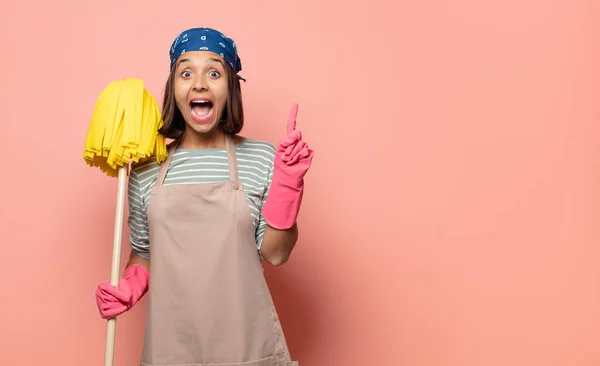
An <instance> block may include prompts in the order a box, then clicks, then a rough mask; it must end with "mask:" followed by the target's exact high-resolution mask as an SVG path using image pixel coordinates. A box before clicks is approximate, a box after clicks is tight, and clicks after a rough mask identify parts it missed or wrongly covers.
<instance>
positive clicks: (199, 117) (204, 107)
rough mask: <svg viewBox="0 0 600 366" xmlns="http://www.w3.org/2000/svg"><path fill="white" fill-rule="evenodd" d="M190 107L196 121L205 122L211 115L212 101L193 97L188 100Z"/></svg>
mask: <svg viewBox="0 0 600 366" xmlns="http://www.w3.org/2000/svg"><path fill="white" fill-rule="evenodd" d="M190 109H191V111H192V118H193V119H194V120H195V121H196V122H206V121H208V120H210V118H211V117H212V111H213V103H212V102H211V101H210V100H208V99H194V100H192V101H191V102H190Z"/></svg>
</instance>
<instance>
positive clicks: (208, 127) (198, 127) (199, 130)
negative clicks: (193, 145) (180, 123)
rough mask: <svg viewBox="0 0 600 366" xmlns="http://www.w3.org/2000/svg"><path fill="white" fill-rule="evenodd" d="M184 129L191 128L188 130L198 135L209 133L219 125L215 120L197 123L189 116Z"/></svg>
mask: <svg viewBox="0 0 600 366" xmlns="http://www.w3.org/2000/svg"><path fill="white" fill-rule="evenodd" d="M186 125H187V126H186V127H187V128H186V129H187V130H191V131H189V132H191V133H195V134H199V135H210V134H212V133H213V132H215V130H216V129H217V128H218V127H219V124H218V123H217V122H216V121H210V122H208V123H198V122H196V121H194V120H193V119H191V118H190V120H188V121H186Z"/></svg>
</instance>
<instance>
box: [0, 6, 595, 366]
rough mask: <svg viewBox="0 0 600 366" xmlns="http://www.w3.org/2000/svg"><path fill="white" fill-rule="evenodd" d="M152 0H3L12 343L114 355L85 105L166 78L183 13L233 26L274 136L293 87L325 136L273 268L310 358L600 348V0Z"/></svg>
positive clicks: (583, 361)
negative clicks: (120, 86) (99, 303)
mask: <svg viewBox="0 0 600 366" xmlns="http://www.w3.org/2000/svg"><path fill="white" fill-rule="evenodd" d="M153 3H155V4H156V5H148V4H149V2H147V1H141V0H135V1H132V0H128V1H122V0H121V1H114V0H108V1H106V3H105V5H100V3H99V2H95V4H94V5H87V4H89V2H86V1H75V0H57V1H51V2H46V1H44V2H42V1H38V2H36V3H35V4H34V3H31V2H21V3H19V2H17V1H16V0H3V1H2V3H1V5H0V24H1V26H0V27H1V28H0V29H1V42H0V44H1V48H2V58H1V59H2V61H1V62H2V63H3V65H2V67H1V68H0V75H1V79H0V80H2V87H1V88H0V93H1V95H0V96H1V98H0V100H1V101H2V108H1V109H0V116H1V119H2V127H1V131H2V132H1V135H2V137H3V138H2V143H0V153H1V155H0V156H2V157H3V159H2V165H3V166H2V168H3V172H2V174H1V176H2V179H1V183H0V185H1V188H2V189H0V202H1V203H0V229H1V230H0V233H1V235H2V236H1V242H2V247H1V248H2V249H1V252H0V257H1V258H2V264H1V265H0V278H2V286H1V291H0V294H1V295H0V296H1V301H0V365H7V366H8V365H19V366H29V365H32V366H33V365H41V364H43V365H47V366H54V365H56V366H58V365H60V366H67V365H69V366H71V365H73V366H81V365H90V366H92V365H102V364H103V363H102V362H103V354H104V337H105V322H104V321H102V320H100V318H99V316H98V313H97V310H96V305H95V302H94V296H93V294H94V290H95V286H96V285H97V283H98V282H99V281H102V280H104V279H107V278H108V276H109V270H110V251H111V250H110V246H111V244H112V225H113V214H114V200H115V192H116V180H112V179H109V178H106V177H105V176H103V175H102V174H101V173H100V172H99V171H98V170H94V169H91V168H88V167H87V166H85V165H84V162H83V160H82V158H81V153H82V149H83V142H84V139H85V134H86V132H87V127H88V122H89V117H90V115H91V111H92V108H93V105H94V102H95V98H96V97H97V95H98V94H99V92H100V90H101V89H102V88H103V87H104V86H106V84H107V83H108V82H109V81H112V80H114V79H119V78H124V77H127V76H133V77H141V78H143V79H145V80H146V82H147V87H148V88H149V90H150V91H151V92H152V93H153V94H154V95H155V96H156V97H157V98H158V99H160V96H161V93H162V85H163V82H164V80H165V78H166V76H167V67H168V55H167V51H168V47H169V45H170V43H171V41H172V39H173V37H174V36H175V35H176V34H177V33H178V32H179V31H181V30H183V29H184V28H185V27H191V26H213V27H217V28H219V29H221V30H223V31H224V32H226V33H227V34H229V35H231V36H232V37H233V38H234V39H235V40H236V42H237V43H238V45H239V47H240V50H241V56H242V61H243V64H244V71H243V76H244V77H246V78H247V79H248V83H247V84H246V85H244V86H243V92H244V99H245V103H246V104H245V105H246V112H247V116H248V123H247V126H246V128H245V130H244V131H243V132H244V134H245V135H248V136H252V137H255V138H263V139H267V140H269V141H271V142H273V143H276V142H277V141H278V140H279V138H280V137H281V136H282V134H283V133H284V128H285V121H286V118H287V114H288V110H289V107H290V106H291V103H292V102H293V101H298V102H299V104H300V112H299V116H298V117H299V122H298V127H299V128H300V129H301V130H302V131H303V133H304V136H305V138H306V140H307V141H308V142H309V143H310V144H311V146H312V147H313V148H314V150H315V151H316V154H317V155H316V157H315V159H314V165H313V168H312V170H311V172H310V173H309V175H308V178H307V179H308V183H307V184H308V190H307V192H306V199H305V203H304V206H303V210H302V217H301V230H302V234H301V241H300V243H299V245H298V247H297V250H296V251H295V254H294V257H293V259H292V260H291V262H290V263H289V264H287V265H285V266H284V267H283V268H280V269H277V270H273V269H271V268H269V269H268V271H267V274H268V280H269V282H270V284H271V286H272V290H273V293H274V297H275V300H276V303H277V305H278V308H279V312H280V314H281V318H282V322H283V325H284V328H285V329H286V331H287V335H288V339H289V343H290V347H291V352H292V353H293V355H294V356H295V357H296V358H298V359H299V360H300V361H301V365H304V366H325V365H327V366H332V365H333V366H337V365H359V366H363V365H364V366H370V365H410V366H442V365H443V366H465V365H468V366H500V365H502V366H506V365H519V366H521V365H522V366H525V365H527V366H531V365H544V366H558V365H560V366H597V365H599V364H600V266H599V265H598V262H599V261H600V245H599V240H600V225H599V222H600V162H599V161H600V160H599V156H600V124H599V120H598V118H599V117H600V86H599V85H600V48H599V47H600V25H599V24H600V23H598V18H599V17H598V16H599V15H600V3H599V2H598V1H592V0H587V1H586V0H556V1H542V0H537V1H536V0H519V1H517V0H509V1H495V2H483V1H469V0H458V1H454V2H449V1H439V0H438V1H426V2H418V1H401V2H395V3H396V4H398V5H396V6H391V5H384V4H385V3H389V2H388V1H383V0H382V1H368V2H362V3H361V2H358V3H352V2H345V3H339V4H340V5H338V6H335V5H332V4H333V2H323V3H321V2H320V1H317V0H303V1H295V2H293V3H292V2H288V1H274V0H271V1H251V2H250V1H222V2H201V1H186V2H184V1H182V2H174V1H161V2H153ZM342 4H343V5H342ZM417 4H418V5H417ZM63 128H64V129H65V130H64V132H60V130H61V129H63ZM9 174H12V175H14V177H11V178H8V176H9ZM125 248H126V249H128V248H127V246H125ZM125 254H126V253H125ZM43 281H48V282H47V284H45V283H43ZM144 310H145V302H142V303H141V305H140V306H138V307H136V308H135V309H134V310H133V311H132V312H130V313H128V314H126V315H124V316H123V317H121V318H120V320H119V322H118V325H117V354H116V365H118V366H125V365H134V364H135V363H136V360H137V359H138V354H139V352H140V347H141V341H142V339H141V335H142V327H143V321H144V318H143V314H144Z"/></svg>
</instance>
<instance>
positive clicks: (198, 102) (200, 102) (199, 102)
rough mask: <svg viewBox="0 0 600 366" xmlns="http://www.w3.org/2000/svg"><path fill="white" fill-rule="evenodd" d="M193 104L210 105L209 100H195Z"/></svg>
mask: <svg viewBox="0 0 600 366" xmlns="http://www.w3.org/2000/svg"><path fill="white" fill-rule="evenodd" d="M192 103H193V104H204V103H208V100H193V101H192Z"/></svg>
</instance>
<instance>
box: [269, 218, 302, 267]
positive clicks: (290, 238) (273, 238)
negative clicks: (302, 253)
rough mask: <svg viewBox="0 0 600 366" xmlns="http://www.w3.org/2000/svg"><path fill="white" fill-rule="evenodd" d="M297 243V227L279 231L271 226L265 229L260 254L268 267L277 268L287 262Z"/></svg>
mask: <svg viewBox="0 0 600 366" xmlns="http://www.w3.org/2000/svg"><path fill="white" fill-rule="evenodd" d="M297 241H298V225H296V224H294V226H292V227H291V228H289V229H286V230H279V229H275V228H273V227H271V226H268V225H267V227H266V228H265V233H264V236H263V240H262V244H261V246H260V254H261V256H262V257H263V259H264V260H265V261H267V262H268V263H269V264H270V265H272V266H274V267H277V266H280V265H282V264H284V263H285V262H287V261H288V259H289V258H290V255H291V254H292V250H293V249H294V246H295V245H296V242H297Z"/></svg>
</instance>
